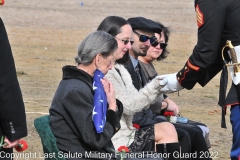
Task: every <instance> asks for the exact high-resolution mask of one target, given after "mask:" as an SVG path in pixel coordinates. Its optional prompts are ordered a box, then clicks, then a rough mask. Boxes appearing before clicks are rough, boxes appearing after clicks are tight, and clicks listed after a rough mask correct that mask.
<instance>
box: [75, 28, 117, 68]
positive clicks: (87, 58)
mask: <svg viewBox="0 0 240 160" xmlns="http://www.w3.org/2000/svg"><path fill="white" fill-rule="evenodd" d="M116 49H117V45H116V40H115V38H113V37H112V36H110V35H109V34H108V33H107V34H106V32H104V31H96V32H92V33H90V34H89V35H88V36H87V37H86V38H85V39H84V40H83V41H82V42H81V43H80V45H79V47H78V55H77V57H76V58H75V61H76V63H77V64H84V65H89V64H91V63H92V60H93V59H94V58H95V56H96V55H97V54H99V53H101V55H102V56H103V57H107V56H109V54H112V53H113V50H116Z"/></svg>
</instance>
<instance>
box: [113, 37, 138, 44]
mask: <svg viewBox="0 0 240 160" xmlns="http://www.w3.org/2000/svg"><path fill="white" fill-rule="evenodd" d="M115 38H116V39H118V40H119V41H122V43H123V44H124V45H127V44H128V43H129V42H130V44H131V45H132V44H133V43H134V41H131V40H128V39H120V38H117V37H115Z"/></svg>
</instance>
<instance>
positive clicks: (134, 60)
mask: <svg viewBox="0 0 240 160" xmlns="http://www.w3.org/2000/svg"><path fill="white" fill-rule="evenodd" d="M129 57H130V60H131V61H132V64H133V67H134V68H135V67H136V66H137V65H138V59H135V58H133V57H132V56H131V55H130V54H129Z"/></svg>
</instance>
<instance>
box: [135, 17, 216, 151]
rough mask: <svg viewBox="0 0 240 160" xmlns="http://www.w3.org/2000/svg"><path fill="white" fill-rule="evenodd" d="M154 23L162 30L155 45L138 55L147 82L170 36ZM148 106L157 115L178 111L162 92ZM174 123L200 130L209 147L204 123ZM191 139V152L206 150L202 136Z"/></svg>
mask: <svg viewBox="0 0 240 160" xmlns="http://www.w3.org/2000/svg"><path fill="white" fill-rule="evenodd" d="M156 23H157V24H158V25H159V26H160V27H161V28H162V32H161V33H160V34H158V33H155V37H156V38H157V41H156V43H157V44H156V46H155V47H154V46H150V47H149V49H148V51H147V55H146V56H139V57H138V60H139V64H140V66H141V68H142V70H143V72H144V77H145V78H146V79H147V81H148V82H150V81H151V79H153V78H155V77H156V76H157V75H158V73H157V71H156V69H155V68H154V65H153V62H154V61H155V60H157V61H160V60H162V59H165V58H166V57H167V56H168V54H169V53H170V52H169V51H168V50H167V48H166V47H167V43H168V40H169V36H170V30H169V29H168V27H165V26H164V25H163V24H161V23H159V22H156ZM150 108H151V109H152V111H153V112H154V113H156V114H158V115H160V114H161V115H163V113H164V112H165V111H172V112H173V113H174V114H175V115H176V113H177V111H179V107H178V106H177V105H176V103H174V101H172V100H171V99H170V98H169V97H168V96H167V95H166V94H162V95H161V96H159V97H158V99H157V101H156V102H155V103H154V104H151V105H150ZM174 125H175V127H176V128H180V129H184V130H186V131H188V132H189V133H190V132H191V130H195V129H199V130H200V131H201V132H202V134H203V137H204V138H205V141H206V144H207V147H208V148H210V147H211V145H210V141H209V129H208V128H207V126H206V125H204V124H202V123H199V122H195V121H191V120H189V121H188V124H187V125H185V124H179V123H177V124H174ZM196 132H198V131H196ZM199 136H200V134H199ZM191 139H192V140H191V142H192V145H191V146H192V152H195V151H196V150H200V151H202V150H203V148H204V149H205V150H206V148H205V146H206V145H205V142H202V138H200V139H201V140H200V141H198V140H199V138H194V136H191ZM194 139H196V140H194Z"/></svg>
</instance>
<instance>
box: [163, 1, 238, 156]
mask: <svg viewBox="0 0 240 160" xmlns="http://www.w3.org/2000/svg"><path fill="white" fill-rule="evenodd" d="M194 7H195V11H196V15H197V16H196V17H197V26H198V35H197V37H198V40H197V44H196V46H195V47H194V49H193V52H192V54H191V55H190V57H189V58H188V60H187V62H186V63H185V65H184V67H183V68H182V69H181V70H179V71H178V72H177V73H174V74H169V75H162V76H160V77H159V78H160V79H163V81H162V82H163V84H166V85H165V87H163V88H162V91H163V92H165V93H169V92H174V91H178V90H181V89H182V88H186V89H188V90H191V89H192V88H193V87H194V86H195V84H196V83H199V84H200V85H201V86H202V87H204V86H205V85H206V84H207V83H208V82H209V81H210V80H211V79H212V78H213V77H214V76H215V75H217V74H218V73H219V72H220V71H221V70H222V76H221V81H220V82H221V84H220V92H219V102H218V104H219V105H220V106H221V107H222V112H223V114H222V123H221V127H223V128H226V123H225V117H224V115H225V114H226V107H227V106H231V109H230V110H231V114H230V122H231V124H232V133H233V141H232V142H233V144H232V149H231V153H230V157H231V159H232V160H238V159H239V158H240V130H239V127H240V116H239V115H240V105H239V104H240V84H239V81H240V80H239V79H237V80H236V81H235V80H234V83H232V86H231V88H230V90H229V92H228V95H227V96H225V94H226V87H227V79H228V77H227V75H228V73H227V68H226V65H225V63H226V62H230V60H231V58H230V57H229V54H228V52H227V51H228V50H229V48H230V47H227V48H226V49H225V50H224V53H223V57H224V59H225V61H223V59H222V49H223V47H224V46H225V45H226V41H227V40H229V41H231V43H232V45H233V46H234V48H235V51H236V54H237V55H239V54H240V50H239V45H240V18H239V16H238V15H239V14H240V1H239V0H231V1H225V0H217V1H208V0H195V3H194ZM238 57H239V56H238ZM234 63H235V62H234ZM238 63H239V59H238ZM232 72H233V71H232ZM232 79H235V77H234V74H233V76H232Z"/></svg>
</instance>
